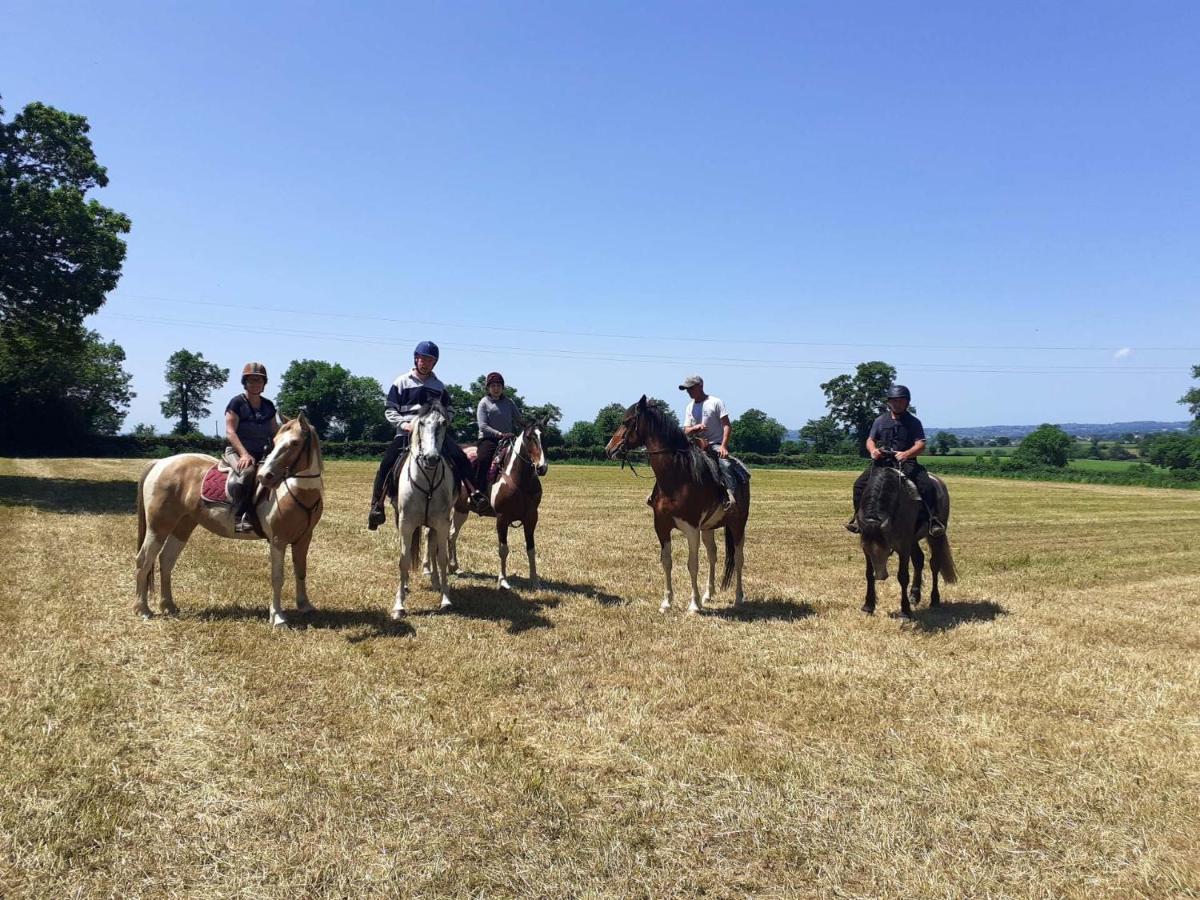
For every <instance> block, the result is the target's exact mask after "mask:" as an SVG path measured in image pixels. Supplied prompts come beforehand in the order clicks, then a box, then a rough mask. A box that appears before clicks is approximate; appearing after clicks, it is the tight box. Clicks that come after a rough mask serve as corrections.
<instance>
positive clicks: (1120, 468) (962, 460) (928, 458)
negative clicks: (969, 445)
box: [921, 447, 1164, 472]
mask: <svg viewBox="0 0 1200 900" xmlns="http://www.w3.org/2000/svg"><path fill="white" fill-rule="evenodd" d="M988 449H991V448H988ZM995 449H996V456H1008V455H1010V454H1007V453H1002V452H1001V451H1002V450H1005V449H1007V448H1004V447H998V448H995ZM979 455H982V456H983V457H984V459H988V458H989V457H988V455H987V451H986V450H980V451H979ZM976 461H977V460H976V454H975V453H970V454H968V453H966V452H965V451H963V452H960V453H956V454H954V455H952V456H951V455H947V456H932V455H925V456H922V457H921V463H922V464H923V465H924V466H925V467H926V468H929V469H934V470H936V469H940V468H953V467H954V466H970V465H974V464H975V462H976ZM1139 462H1140V461H1139V460H1136V459H1124V460H1115V459H1072V460H1068V462H1067V468H1069V469H1076V470H1077V471H1080V472H1124V471H1126V470H1127V469H1130V468H1133V467H1134V466H1137V465H1139ZM1150 468H1151V469H1153V470H1154V471H1156V472H1161V471H1164V470H1163V469H1162V467H1160V466H1150Z"/></svg>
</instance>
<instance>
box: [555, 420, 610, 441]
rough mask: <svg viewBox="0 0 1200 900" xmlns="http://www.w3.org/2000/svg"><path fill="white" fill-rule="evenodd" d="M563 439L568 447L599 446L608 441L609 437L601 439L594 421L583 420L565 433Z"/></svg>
mask: <svg viewBox="0 0 1200 900" xmlns="http://www.w3.org/2000/svg"><path fill="white" fill-rule="evenodd" d="M563 440H564V443H566V445H567V446H568V447H597V446H602V445H603V444H604V443H606V440H607V439H601V437H600V434H599V432H598V431H597V430H596V426H595V425H594V424H593V423H591V422H585V421H582V420H581V421H579V422H576V423H575V424H574V425H572V426H571V428H570V429H569V430H568V431H567V433H566V434H565V435H563Z"/></svg>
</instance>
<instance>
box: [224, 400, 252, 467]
mask: <svg viewBox="0 0 1200 900" xmlns="http://www.w3.org/2000/svg"><path fill="white" fill-rule="evenodd" d="M240 421H241V420H240V419H239V418H238V414H237V413H235V412H234V411H233V410H232V409H227V410H226V411H225V440H227V441H229V446H230V447H232V448H233V450H234V452H235V453H237V455H238V462H241V460H242V459H245V458H247V457H249V456H250V454H249V453H247V452H246V448H245V447H243V446H242V442H241V439H240V438H238V434H237V427H238V422H240Z"/></svg>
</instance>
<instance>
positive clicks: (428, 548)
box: [413, 526, 434, 578]
mask: <svg viewBox="0 0 1200 900" xmlns="http://www.w3.org/2000/svg"><path fill="white" fill-rule="evenodd" d="M422 532H424V537H425V558H424V561H423V562H422V563H421V574H422V575H428V576H430V577H431V578H432V576H433V565H432V557H433V553H434V545H433V532H432V530H431V529H430V528H429V527H428V526H426V527H425V528H423V529H418V530H417V534H418V537H417V540H418V541H419V540H420V539H421V538H420V535H421V534H422ZM416 567H417V556H416V554H414V555H413V568H414V569H415V568H416Z"/></svg>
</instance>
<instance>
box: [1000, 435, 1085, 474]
mask: <svg viewBox="0 0 1200 900" xmlns="http://www.w3.org/2000/svg"><path fill="white" fill-rule="evenodd" d="M1074 443H1075V442H1074V441H1073V440H1071V436H1070V435H1069V434H1067V433H1066V432H1065V431H1063V430H1062V429H1061V428H1059V427H1058V426H1057V425H1039V426H1038V427H1037V428H1036V429H1034V430H1033V431H1032V432H1030V433H1029V434H1027V435H1026V436H1025V437H1023V438H1022V439H1021V443H1020V444H1018V445H1017V449H1016V452H1014V453H1013V458H1014V459H1016V460H1018V461H1019V462H1023V463H1025V464H1027V465H1032V466H1054V467H1056V468H1062V467H1063V466H1065V465H1066V464H1067V458H1068V453H1069V452H1070V450H1071V447H1072V445H1073V444H1074Z"/></svg>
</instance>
